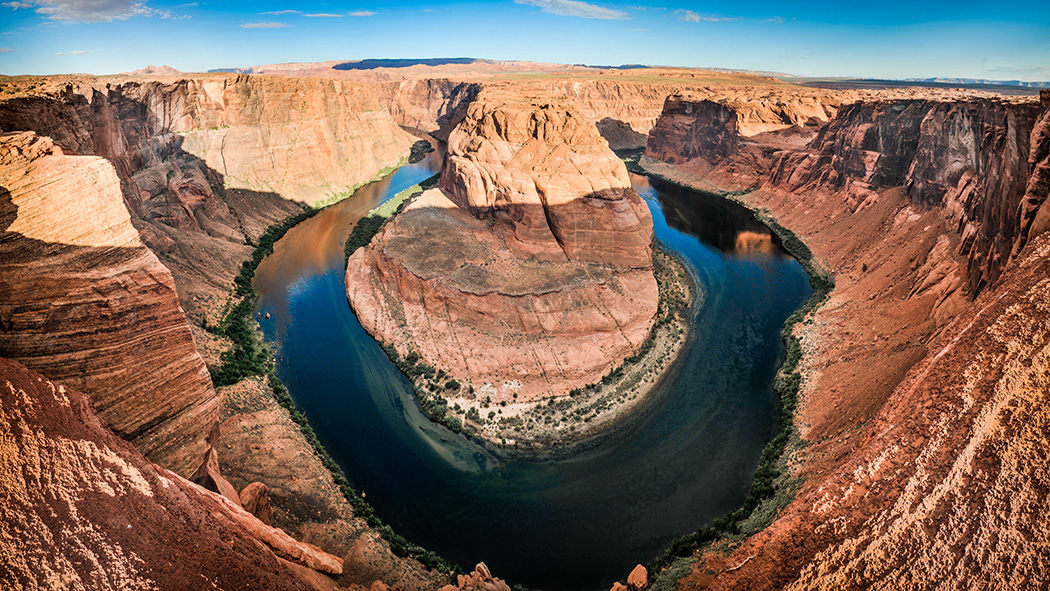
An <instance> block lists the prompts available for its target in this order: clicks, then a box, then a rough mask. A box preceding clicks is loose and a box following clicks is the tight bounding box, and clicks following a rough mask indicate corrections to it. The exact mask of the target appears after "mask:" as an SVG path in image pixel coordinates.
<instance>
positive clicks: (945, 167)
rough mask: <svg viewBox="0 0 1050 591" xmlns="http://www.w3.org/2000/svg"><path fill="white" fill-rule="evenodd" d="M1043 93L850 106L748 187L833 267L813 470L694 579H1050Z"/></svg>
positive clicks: (739, 584)
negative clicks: (780, 506) (763, 181)
mask: <svg viewBox="0 0 1050 591" xmlns="http://www.w3.org/2000/svg"><path fill="white" fill-rule="evenodd" d="M1042 102H1043V105H1042V110H1043V112H1042V114H1039V113H1038V109H1039V106H1038V105H1036V104H1034V103H1033V102H1032V101H1027V100H1008V99H999V98H992V99H977V98H963V99H958V100H953V101H940V100H928V99H914V100H908V101H876V102H874V103H870V104H868V103H859V104H856V105H851V106H847V107H844V108H843V109H842V110H840V112H839V114H838V116H837V117H836V118H835V119H834V120H833V121H832V122H831V123H830V124H829V125H828V126H827V128H825V129H824V130H822V131H821V132H820V134H819V135H818V137H817V139H815V140H814V141H813V143H812V144H810V146H809V147H808V148H806V149H803V150H801V151H784V152H783V153H782V154H780V155H779V157H778V164H777V168H776V176H775V177H774V179H773V181H772V182H770V183H768V184H767V185H766V186H765V187H764V188H762V189H760V190H758V191H755V192H753V193H750V194H748V195H747V196H745V197H743V199H744V200H745V201H746V202H748V203H749V204H750V205H752V206H753V207H756V208H763V209H767V210H770V211H771V212H772V213H773V214H774V215H776V216H777V217H778V218H779V219H780V222H781V223H782V224H784V225H785V226H787V227H789V228H792V229H793V230H795V231H796V232H798V233H799V234H800V235H801V236H802V237H803V238H804V239H805V240H806V242H807V244H809V245H810V246H811V247H812V249H813V252H814V253H815V254H816V255H817V257H819V260H820V261H821V263H822V264H824V265H827V266H828V267H829V268H830V269H831V270H832V271H833V272H834V273H835V275H836V289H835V291H834V292H833V294H832V296H831V301H830V302H829V303H828V304H827V305H826V306H825V307H824V308H822V309H821V310H820V311H819V312H817V313H816V314H815V315H814V317H813V318H812V320H811V321H810V322H808V323H807V324H806V325H805V326H804V327H802V328H800V336H801V337H802V338H803V346H804V348H805V349H806V350H807V361H806V362H805V366H804V369H805V374H806V377H805V385H804V396H803V403H802V405H801V408H800V410H799V415H798V416H797V417H796V421H795V422H796V425H798V426H799V429H800V432H801V434H802V435H803V437H804V438H805V439H806V441H807V446H806V448H805V450H806V451H805V452H804V453H803V454H802V455H801V456H800V459H799V462H798V464H797V465H796V466H795V470H796V471H795V473H796V474H802V475H804V476H806V477H808V478H807V480H806V481H805V484H804V485H803V486H802V491H801V493H800V495H799V496H798V497H797V498H796V499H795V501H794V502H793V503H792V504H791V505H789V506H788V507H787V509H786V510H785V511H784V512H783V513H782V514H781V515H780V516H779V518H777V519H776V520H775V521H774V522H773V523H772V525H770V526H769V527H767V528H766V529H764V530H763V531H761V532H760V533H758V534H757V535H755V536H753V537H752V538H751V539H750V540H748V541H747V542H746V543H744V544H743V545H742V546H741V547H740V548H738V549H737V550H735V551H734V552H732V553H730V554H729V555H715V554H706V555H704V556H703V557H702V560H703V562H702V563H701V565H700V566H698V567H697V568H696V569H694V571H693V572H692V574H691V575H690V576H689V577H688V578H686V579H685V580H683V581H682V582H681V583H682V587H683V588H696V589H700V588H713V589H739V588H748V589H782V588H790V589H841V588H869V587H877V588H887V589H898V588H899V589H915V588H970V587H974V586H977V587H984V588H1003V589H1007V588H1017V587H1040V586H1045V585H1047V584H1048V583H1047V582H1048V581H1050V578H1048V573H1050V563H1048V562H1047V560H1046V553H1045V552H1043V551H1042V550H1043V546H1045V538H1046V532H1045V527H1044V525H1043V524H1044V523H1045V520H1046V516H1045V515H1044V514H1043V513H1045V511H1042V510H1041V509H1040V507H1041V505H1040V503H1039V502H1038V501H1036V500H1035V499H1037V498H1040V495H1041V492H1040V491H1042V490H1043V488H1045V486H1044V484H1043V480H1045V478H1044V477H1043V476H1042V475H1043V474H1044V473H1045V472H1046V466H1044V464H1045V460H1044V459H1043V458H1042V457H1040V452H1039V451H1038V449H1039V447H1040V443H1039V442H1042V441H1045V440H1047V438H1048V432H1047V429H1046V425H1047V424H1048V422H1047V420H1046V417H1044V416H1043V415H1045V414H1046V413H1045V408H1046V400H1045V398H1046V393H1047V392H1050V386H1048V382H1047V376H1048V375H1050V374H1048V367H1050V358H1048V357H1047V356H1048V354H1050V343H1048V341H1047V334H1050V329H1048V327H1047V325H1046V324H1047V318H1048V317H1050V307H1048V306H1050V300H1048V299H1047V294H1050V285H1048V284H1047V279H1046V277H1047V276H1048V275H1047V273H1048V270H1047V265H1048V262H1050V236H1048V235H1047V234H1046V229H1047V228H1046V226H1045V225H1043V224H1041V223H1039V222H1038V221H1037V220H1039V219H1040V218H1041V216H1044V215H1045V212H1043V211H1042V208H1043V204H1044V203H1045V201H1046V195H1047V184H1046V183H1045V178H1046V176H1045V163H1044V160H1045V157H1046V154H1047V144H1048V140H1047V137H1048V135H1047V133H1046V125H1047V115H1046V110H1047V109H1048V108H1050V93H1047V95H1045V96H1044V97H1043V101H1042ZM818 148H819V149H818ZM662 170H663V172H662V174H665V176H675V175H676V174H677V175H678V177H679V178H681V180H684V181H686V182H693V180H696V177H692V176H691V175H690V174H688V173H684V172H682V171H680V170H676V169H674V168H672V167H667V169H666V170H664V169H662ZM705 178H707V179H710V177H705ZM1022 196H1023V198H1022ZM1011 253H1012V254H1011ZM975 292H976V299H970V298H971V297H974V294H975ZM964 293H966V294H969V297H967V296H966V295H964Z"/></svg>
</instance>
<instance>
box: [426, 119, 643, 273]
mask: <svg viewBox="0 0 1050 591" xmlns="http://www.w3.org/2000/svg"><path fill="white" fill-rule="evenodd" d="M440 186H441V189H442V190H443V191H444V192H445V193H446V194H447V195H448V196H449V198H450V199H452V201H453V202H454V203H456V205H458V206H459V207H461V208H464V209H466V210H467V211H469V212H470V213H471V214H473V215H474V216H475V217H479V218H487V217H490V216H495V217H497V218H499V219H501V220H505V221H506V222H507V223H508V224H509V225H510V226H511V228H512V229H513V234H512V235H510V236H508V240H509V243H508V245H509V246H510V247H511V249H513V250H517V251H520V252H521V253H527V256H532V257H534V258H537V259H540V260H545V261H550V262H561V261H566V260H570V261H579V262H591V263H601V264H611V265H616V266H621V267H649V266H651V265H652V257H651V250H650V248H651V247H650V244H651V242H652V238H653V232H652V219H651V216H650V215H649V209H648V207H646V205H645V203H644V202H642V200H641V198H639V197H638V194H637V192H636V191H634V189H632V188H631V182H630V179H629V178H628V176H627V169H626V168H625V167H624V165H623V162H621V161H620V159H619V158H617V157H616V156H615V155H614V154H613V153H612V152H610V151H609V149H608V147H607V146H606V145H605V142H603V141H602V140H601V138H600V137H599V136H598V134H597V132H596V130H595V128H594V125H593V124H592V123H591V122H590V121H588V120H586V119H584V118H583V117H582V116H580V115H579V114H578V113H576V112H575V111H574V110H567V109H565V108H564V107H556V106H552V105H543V106H539V105H528V104H526V105H515V104H507V103H500V102H495V103H485V102H476V103H473V104H472V105H471V107H470V109H469V110H468V113H467V116H466V118H465V119H464V120H463V122H462V123H460V125H459V126H458V127H457V128H456V129H455V131H453V133H452V134H451V135H450V136H449V142H448V148H447V150H446V156H445V170H444V172H443V173H442V176H441V185H440Z"/></svg>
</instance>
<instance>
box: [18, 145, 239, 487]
mask: <svg viewBox="0 0 1050 591" xmlns="http://www.w3.org/2000/svg"><path fill="white" fill-rule="evenodd" d="M0 188H2V191H0V232H2V233H0V354H2V355H3V356H5V357H8V358H12V359H16V360H18V361H20V362H21V363H24V364H26V365H27V366H29V367H31V368H33V369H34V370H35V371H39V372H41V373H44V374H46V375H47V376H49V377H50V378H51V379H56V380H63V381H65V382H66V383H68V384H69V385H70V386H71V387H75V388H77V389H81V390H84V391H86V392H88V393H89V394H90V395H91V397H92V400H93V401H94V402H95V405H96V406H97V408H98V409H99V412H100V414H101V416H102V417H103V418H104V419H105V420H106V422H107V423H108V424H109V425H110V427H111V428H112V429H113V430H114V431H116V432H117V433H118V434H120V435H121V436H122V437H125V438H126V439H128V440H130V441H132V442H134V443H135V445H137V446H138V447H139V449H140V450H141V451H142V452H143V453H145V454H147V455H149V456H150V457H152V458H154V459H156V460H157V461H158V462H161V463H164V464H165V465H167V466H169V467H172V468H173V469H178V470H182V469H186V468H189V467H190V463H191V462H192V461H194V459H195V458H194V456H198V455H199V454H200V453H201V452H202V451H203V446H202V442H201V439H202V436H203V434H204V433H203V431H204V429H206V428H207V426H208V425H211V424H212V423H213V422H214V421H215V420H216V419H217V418H218V399H217V397H216V395H215V391H214V390H213V389H212V385H211V379H210V377H209V375H208V370H207V368H205V366H204V362H203V361H202V360H201V357H200V355H199V354H198V353H197V350H196V347H195V344H194V340H193V337H192V336H191V334H190V330H189V325H188V323H187V322H186V317H185V315H184V314H183V311H182V308H181V307H180V306H179V301H178V297H177V294H176V293H175V283H174V281H173V279H172V276H171V274H170V273H169V272H168V270H167V269H166V268H165V267H164V265H162V264H161V263H160V261H159V260H158V259H157V257H156V256H155V255H154V254H153V253H152V252H150V250H149V249H148V248H146V246H145V245H143V243H142V242H141V241H140V240H139V235H138V232H136V231H135V228H134V227H133V226H132V224H131V219H130V217H129V216H128V212H127V209H125V207H124V202H123V199H122V196H121V191H120V181H119V180H118V179H117V175H116V174H115V172H114V170H113V167H112V165H111V164H110V163H109V162H107V161H106V160H103V159H101V158H97V157H92V156H64V155H62V153H61V150H58V149H57V148H55V147H54V145H53V144H52V142H51V140H50V139H47V138H40V137H38V136H36V135H34V134H32V133H13V134H2V135H0Z"/></svg>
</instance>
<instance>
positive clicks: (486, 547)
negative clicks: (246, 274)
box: [255, 153, 811, 591]
mask: <svg viewBox="0 0 1050 591" xmlns="http://www.w3.org/2000/svg"><path fill="white" fill-rule="evenodd" d="M439 168H440V155H439V154H437V153H435V154H432V155H431V156H430V157H429V158H428V159H426V160H424V161H423V162H420V163H418V164H412V165H407V166H404V167H402V168H400V169H399V170H398V171H397V172H396V173H394V174H393V175H391V176H389V177H386V178H385V179H383V180H381V181H378V182H375V183H372V184H370V185H367V186H365V187H362V188H361V189H360V190H358V191H357V193H355V194H354V195H353V196H352V197H350V198H349V199H346V200H345V201H342V202H340V203H338V204H336V205H333V206H331V207H329V208H327V209H325V210H324V211H322V212H320V213H319V214H318V215H316V216H314V217H313V218H310V219H308V220H306V221H305V222H303V223H302V224H300V225H299V226H297V227H295V228H293V229H292V230H290V231H289V232H288V234H287V235H286V236H285V237H284V238H282V239H281V240H280V241H279V242H278V243H277V244H276V245H275V248H274V252H273V254H272V255H271V256H269V257H267V259H266V260H264V261H263V262H262V264H261V265H260V266H259V268H258V270H257V272H256V274H255V288H256V289H257V290H258V291H259V293H260V297H259V301H258V305H257V308H256V318H257V319H258V321H259V324H260V326H262V329H263V332H264V333H265V335H266V338H267V339H268V340H269V341H270V342H272V343H273V344H274V346H275V350H276V354H277V372H278V375H279V376H280V378H281V380H283V381H284V383H285V384H286V385H287V386H288V388H289V390H290V391H291V393H292V396H293V397H294V398H295V401H296V404H297V405H298V407H299V408H300V409H301V410H302V411H303V412H304V413H305V414H306V415H307V417H308V418H309V419H310V422H311V424H312V425H313V428H314V430H315V431H316V433H317V435H318V437H319V438H320V440H321V441H322V443H323V444H324V445H325V447H326V448H327V449H328V451H329V452H330V454H331V455H332V457H333V458H334V459H335V460H336V461H337V462H338V463H339V464H340V465H341V466H342V468H343V470H344V471H345V472H346V475H347V477H348V478H349V480H350V481H351V483H352V484H353V485H354V487H355V488H357V489H358V490H361V491H364V492H365V493H366V494H367V498H368V501H369V503H371V504H372V505H373V506H374V508H375V510H376V513H377V514H378V515H379V516H380V517H381V518H382V519H383V520H384V521H385V522H387V523H389V524H390V525H391V526H392V527H393V528H394V530H395V531H397V532H398V533H400V534H401V535H403V536H405V537H406V538H408V539H409V540H411V541H413V542H415V543H417V544H419V545H421V546H424V547H426V548H428V549H431V550H434V551H436V552H438V553H439V554H441V555H443V556H444V557H446V558H448V559H450V560H453V561H455V562H457V563H459V564H461V565H462V566H464V567H465V568H467V569H468V570H469V569H471V568H472V567H473V565H474V564H475V563H476V562H478V561H482V560H483V561H485V562H486V564H488V566H489V567H490V568H491V570H492V572H493V573H494V574H495V575H496V576H498V577H500V578H503V579H505V580H508V581H510V582H512V583H521V584H524V585H526V586H529V587H532V588H540V589H545V590H552V591H558V590H563V589H564V590H569V589H572V590H578V589H594V590H599V589H600V590H602V591H604V590H606V589H608V588H609V586H610V585H611V584H612V582H613V581H614V580H617V579H619V580H624V579H625V578H626V576H627V573H628V572H630V570H631V568H633V567H634V565H635V564H636V563H639V562H641V563H645V562H648V561H649V560H651V559H652V558H654V557H656V556H657V555H659V554H660V553H661V552H662V551H663V550H665V549H666V548H667V547H668V546H669V544H670V542H671V540H672V539H673V538H674V537H676V536H680V535H682V534H685V533H688V532H691V531H693V530H694V529H696V528H697V527H698V526H701V525H705V524H708V523H710V522H711V521H712V520H713V519H714V518H716V517H718V516H719V515H721V514H722V513H724V512H726V511H729V510H733V509H735V508H737V507H738V506H739V505H740V504H741V503H742V502H743V500H744V498H745V497H746V496H747V494H748V490H749V488H750V484H751V478H752V474H753V473H754V470H755V468H756V467H757V465H758V460H759V456H760V454H761V451H762V448H763V447H764V445H765V444H766V442H767V441H768V440H769V439H770V438H771V436H772V434H773V429H774V427H775V425H776V421H777V418H778V413H779V412H780V408H779V401H778V399H777V398H776V396H775V394H774V393H773V392H772V390H771V387H770V386H771V383H772V380H773V376H774V373H775V368H776V366H777V364H778V363H779V362H780V360H781V359H782V357H783V346H782V344H781V342H780V338H779V331H780V327H781V326H782V325H783V323H784V320H785V319H786V318H787V317H788V316H789V315H790V314H791V313H792V312H793V311H794V310H795V309H796V308H798V306H800V305H801V304H802V303H803V302H804V301H805V300H806V299H807V298H808V297H809V295H810V293H811V289H810V286H809V281H808V276H807V275H806V273H805V271H804V270H803V269H802V267H801V265H799V264H798V262H797V261H795V260H794V259H792V258H791V257H789V256H788V255H787V254H786V253H784V251H783V250H782V249H781V248H780V246H779V243H778V241H777V240H776V238H775V237H774V236H772V235H771V234H770V232H769V230H768V229H767V228H766V227H765V226H763V225H762V224H760V223H759V222H757V221H756V220H755V219H754V217H753V216H752V215H751V213H750V212H748V211H747V210H746V209H744V208H743V207H740V206H739V205H736V204H734V203H732V202H729V201H727V200H724V199H721V198H718V197H713V196H708V195H702V194H699V193H694V192H692V191H687V190H684V189H681V188H679V187H676V186H673V185H668V184H663V183H658V182H655V181H654V182H653V183H650V182H649V181H648V179H646V178H645V177H642V176H637V175H632V183H633V184H634V186H635V188H636V189H637V190H638V191H639V193H640V194H641V195H642V196H643V197H644V198H645V200H646V203H647V204H648V205H649V208H650V210H651V211H652V213H653V221H654V226H655V232H656V237H657V238H658V239H659V240H661V241H662V242H663V243H664V244H665V245H667V246H669V247H670V248H672V249H674V250H676V251H677V252H678V253H680V254H681V255H682V257H683V258H684V259H685V260H686V261H687V262H688V263H689V264H690V265H691V266H692V267H693V268H694V269H695V271H696V276H697V277H698V279H699V281H700V283H701V289H702V290H703V291H704V293H705V299H704V302H703V305H702V306H700V307H699V309H698V310H696V313H695V319H694V323H695V335H696V338H695V339H694V340H693V341H692V343H691V344H690V345H688V346H687V348H686V349H685V350H684V351H683V353H682V355H683V358H682V360H681V363H680V364H679V366H678V369H677V371H676V373H675V374H674V375H673V376H672V377H671V379H669V380H666V381H665V383H664V384H663V386H662V387H661V388H660V389H659V390H658V391H657V393H656V394H655V395H654V398H653V402H652V403H651V404H649V405H646V408H645V410H644V411H642V412H639V413H637V414H636V415H635V416H633V417H632V418H630V419H628V420H627V421H626V422H625V423H624V424H623V425H621V426H620V428H618V429H616V430H615V431H614V432H613V433H611V434H608V435H606V436H604V437H602V438H601V439H599V440H598V441H597V442H596V443H595V444H593V445H589V446H585V447H584V448H582V449H579V450H576V451H574V452H573V453H563V454H560V455H557V456H555V457H546V458H543V459H538V458H534V457H533V458H530V457H505V456H503V455H500V454H498V453H494V452H493V451H492V450H490V449H489V448H487V447H485V446H483V445H481V444H479V443H477V442H475V441H471V440H468V439H466V438H464V437H463V436H461V435H454V434H452V433H451V432H449V431H447V430H445V429H444V428H442V427H440V426H437V425H435V424H433V423H431V422H430V421H429V420H428V419H427V418H426V417H425V416H424V415H423V414H422V412H421V411H420V409H419V407H418V405H417V404H416V402H415V399H414V397H413V395H412V387H411V384H410V383H409V382H408V380H407V379H406V378H404V377H403V376H402V375H401V374H400V373H399V372H398V371H397V369H396V368H395V367H394V366H393V365H392V364H391V363H390V361H389V360H388V359H387V357H386V355H385V354H384V353H383V351H382V350H381V349H380V348H379V346H378V345H377V344H376V342H375V341H374V340H373V339H372V338H371V337H369V335H368V334H367V333H365V331H364V330H363V329H362V328H361V326H360V324H359V323H358V322H357V319H356V317H355V316H354V314H353V313H352V311H351V310H350V307H349V305H348V304H347V299H346V293H345V286H344V280H343V243H344V242H345V240H346V238H347V236H348V235H349V233H350V230H351V228H352V226H353V224H354V223H355V222H356V220H358V219H360V218H361V217H362V216H363V215H364V214H365V213H367V212H368V211H369V210H371V209H372V208H373V207H375V206H376V205H378V204H379V203H380V202H382V201H383V200H385V199H387V198H389V197H392V196H393V195H395V194H396V193H397V192H399V191H401V190H403V189H405V188H407V187H410V186H412V185H414V184H416V183H417V182H419V181H421V180H423V179H425V178H427V177H429V176H431V175H432V174H434V173H435V172H436V171H437V170H438V169H439ZM267 313H268V314H270V318H265V314H267Z"/></svg>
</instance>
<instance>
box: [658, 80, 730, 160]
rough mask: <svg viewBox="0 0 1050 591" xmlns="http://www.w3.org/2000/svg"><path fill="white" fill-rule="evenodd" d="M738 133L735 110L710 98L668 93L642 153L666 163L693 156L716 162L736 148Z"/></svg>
mask: <svg viewBox="0 0 1050 591" xmlns="http://www.w3.org/2000/svg"><path fill="white" fill-rule="evenodd" d="M739 137H740V133H739V130H738V121H737V112H736V111H735V110H733V109H731V108H729V107H727V106H726V105H724V104H722V103H719V102H715V101H712V100H707V99H701V100H690V99H687V98H685V97H683V96H680V95H675V96H669V97H667V100H666V101H665V102H664V109H663V113H662V114H661V115H660V119H659V120H658V121H657V124H656V126H655V127H654V128H653V130H652V131H651V132H650V133H649V141H648V143H647V145H646V150H645V155H646V156H649V157H650V158H656V159H657V160H662V161H664V162H667V163H670V164H684V163H686V162H689V161H690V160H694V159H696V158H703V159H705V160H706V161H707V162H709V163H710V164H718V163H719V162H721V161H723V160H725V159H726V158H728V157H729V156H730V155H731V154H733V152H735V151H736V149H737V143H738V140H739Z"/></svg>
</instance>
